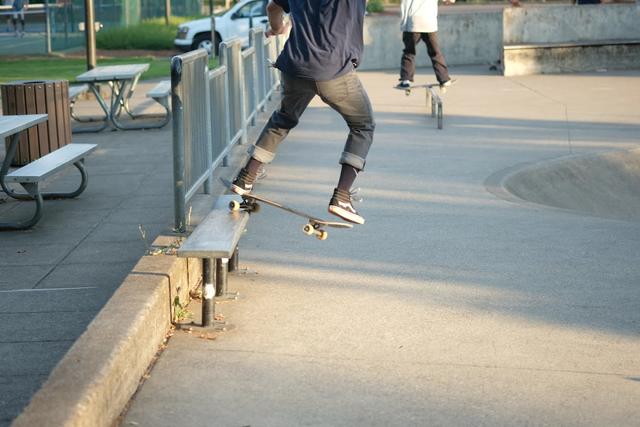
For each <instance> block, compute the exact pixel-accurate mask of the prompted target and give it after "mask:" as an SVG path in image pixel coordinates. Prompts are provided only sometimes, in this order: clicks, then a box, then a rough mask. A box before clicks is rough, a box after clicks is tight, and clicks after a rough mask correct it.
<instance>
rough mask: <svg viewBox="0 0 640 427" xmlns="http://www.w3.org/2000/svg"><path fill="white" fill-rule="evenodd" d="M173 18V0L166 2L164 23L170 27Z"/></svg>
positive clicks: (166, 0) (165, 0)
mask: <svg viewBox="0 0 640 427" xmlns="http://www.w3.org/2000/svg"><path fill="white" fill-rule="evenodd" d="M170 18H171V0H164V23H165V25H167V26H168V25H169V20H170Z"/></svg>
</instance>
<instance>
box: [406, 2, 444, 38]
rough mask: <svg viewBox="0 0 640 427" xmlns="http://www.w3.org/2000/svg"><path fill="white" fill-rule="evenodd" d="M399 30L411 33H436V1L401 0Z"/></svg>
mask: <svg viewBox="0 0 640 427" xmlns="http://www.w3.org/2000/svg"><path fill="white" fill-rule="evenodd" d="M400 11H401V12H402V15H401V16H402V17H401V18H400V29H401V30H402V31H406V32H411V33H434V32H436V31H438V0H402V3H401V4H400Z"/></svg>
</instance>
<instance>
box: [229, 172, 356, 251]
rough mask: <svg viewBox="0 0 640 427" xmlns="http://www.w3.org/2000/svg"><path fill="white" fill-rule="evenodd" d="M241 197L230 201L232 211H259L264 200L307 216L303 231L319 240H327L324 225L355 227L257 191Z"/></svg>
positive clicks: (269, 203) (293, 212) (285, 209)
mask: <svg viewBox="0 0 640 427" xmlns="http://www.w3.org/2000/svg"><path fill="white" fill-rule="evenodd" d="M220 180H221V181H222V182H223V183H224V184H225V185H226V187H227V188H229V189H231V182H229V181H227V180H226V179H224V178H220ZM240 197H242V202H239V201H237V200H233V201H231V202H230V203H229V209H230V210H231V211H238V210H240V209H242V210H244V211H247V212H258V211H259V209H260V205H259V204H258V202H262V203H265V204H267V205H269V206H273V207H274V208H278V209H281V210H283V211H285V212H289V213H291V214H293V215H297V216H299V217H302V218H305V219H306V220H307V223H306V224H305V225H304V227H302V231H303V232H304V233H305V234H306V235H308V236H316V237H317V238H318V239H319V240H325V239H326V238H327V237H328V236H329V233H327V231H326V230H324V229H323V227H333V228H353V224H349V223H346V222H341V221H328V220H325V219H322V218H318V217H316V216H313V215H309V214H308V213H306V212H302V211H300V210H297V209H293V208H290V207H288V206H285V205H283V204H281V203H278V202H276V201H273V200H271V199H268V198H266V197H263V196H260V195H257V194H255V193H248V194H244V195H241V196H240Z"/></svg>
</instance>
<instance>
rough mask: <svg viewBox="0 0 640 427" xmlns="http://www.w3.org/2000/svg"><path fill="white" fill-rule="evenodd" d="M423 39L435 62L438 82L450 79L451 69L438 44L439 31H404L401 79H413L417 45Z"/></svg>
mask: <svg viewBox="0 0 640 427" xmlns="http://www.w3.org/2000/svg"><path fill="white" fill-rule="evenodd" d="M420 40H423V41H424V43H425V44H426V45H427V53H428V54H429V58H431V64H433V71H434V72H435V73H436V79H437V80H438V83H440V84H442V83H444V82H446V81H448V80H449V70H448V69H447V63H446V62H445V60H444V55H443V54H442V52H440V47H439V46H438V33H437V32H434V33H408V32H403V33H402V41H403V42H404V50H403V51H402V62H401V64H400V80H410V81H413V75H414V74H415V72H416V45H417V44H418V43H419V42H420Z"/></svg>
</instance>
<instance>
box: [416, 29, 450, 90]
mask: <svg viewBox="0 0 640 427" xmlns="http://www.w3.org/2000/svg"><path fill="white" fill-rule="evenodd" d="M423 40H424V42H425V43H426V45H427V53H428V54H429V58H430V59H431V64H432V65H433V71H434V72H435V74H436V79H437V80H438V83H441V84H442V83H444V82H446V81H448V80H449V79H450V77H449V68H448V67H447V62H446V61H445V59H444V55H443V54H442V52H441V51H440V46H439V44H438V33H437V32H433V33H425V35H424V37H423Z"/></svg>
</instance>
